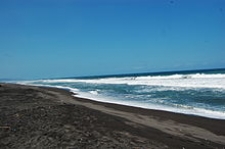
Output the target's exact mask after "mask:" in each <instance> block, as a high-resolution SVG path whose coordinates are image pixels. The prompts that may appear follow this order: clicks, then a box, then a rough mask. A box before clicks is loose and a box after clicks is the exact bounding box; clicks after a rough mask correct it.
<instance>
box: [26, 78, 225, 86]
mask: <svg viewBox="0 0 225 149" xmlns="http://www.w3.org/2000/svg"><path fill="white" fill-rule="evenodd" d="M36 82H42V83H90V84H127V85H147V86H161V87H162V86H163V87H173V88H170V89H174V88H176V89H178V88H218V89H225V74H213V75H212V74H193V75H178V74H176V75H169V76H142V77H123V78H113V77H112V78H102V79H53V80H38V81H36ZM28 83H34V82H28Z"/></svg>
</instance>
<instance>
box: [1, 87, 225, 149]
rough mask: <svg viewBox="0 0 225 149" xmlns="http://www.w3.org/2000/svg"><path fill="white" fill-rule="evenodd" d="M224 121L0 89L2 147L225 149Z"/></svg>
mask: <svg viewBox="0 0 225 149" xmlns="http://www.w3.org/2000/svg"><path fill="white" fill-rule="evenodd" d="M224 128H225V120H216V119H209V118H203V117H197V116H190V115H183V114H176V113H170V112H164V111H157V110H147V109H141V108H134V107H128V106H122V105H116V104H107V103H100V102H96V101H91V100H88V99H81V98H76V97H73V96H72V94H71V93H70V92H68V91H66V90H61V89H56V88H45V87H31V86H23V85H15V84H4V83H1V84H0V148H1V149H8V148H20V149H22V148H48V149H49V148H52V149H55V148H68V149H69V148H70V149H106V148H118V149H158V148H159V149H164V148H171V149H208V148H219V149H223V148H225V129H224Z"/></svg>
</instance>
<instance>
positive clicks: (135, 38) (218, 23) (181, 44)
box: [0, 0, 225, 79]
mask: <svg viewBox="0 0 225 149" xmlns="http://www.w3.org/2000/svg"><path fill="white" fill-rule="evenodd" d="M222 67H225V0H1V1H0V78H24V79H26V78H29V79H31V78H46V77H67V76H89V75H103V74H120V73H135V72H154V71H168V70H184V69H199V68H200V69H202V68H222Z"/></svg>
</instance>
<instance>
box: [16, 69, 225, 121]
mask: <svg viewBox="0 0 225 149" xmlns="http://www.w3.org/2000/svg"><path fill="white" fill-rule="evenodd" d="M18 83H20V84H29V85H38V86H51V87H57V88H64V89H69V90H70V91H71V92H74V93H76V94H77V95H75V96H78V97H84V98H89V99H92V100H96V101H101V102H108V103H117V104H123V105H129V106H134V107H142V108H147V109H158V110H164V111H170V112H176V113H184V114H190V115H198V116H203V117H210V118H216V119H225V69H214V70H194V71H178V72H160V73H142V74H125V75H108V76H95V77H79V78H73V77H71V78H60V79H42V80H31V81H22V82H21V81H20V82H18Z"/></svg>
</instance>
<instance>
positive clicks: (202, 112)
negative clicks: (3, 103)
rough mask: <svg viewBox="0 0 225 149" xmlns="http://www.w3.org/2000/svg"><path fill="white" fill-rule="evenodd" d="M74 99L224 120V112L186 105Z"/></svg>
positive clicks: (83, 95)
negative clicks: (174, 105) (172, 105)
mask: <svg viewBox="0 0 225 149" xmlns="http://www.w3.org/2000/svg"><path fill="white" fill-rule="evenodd" d="M74 96H75V97H80V98H87V99H90V100H94V101H99V102H104V103H114V104H119V105H126V106H132V107H139V108H144V109H153V110H162V111H168V112H174V113H181V114H188V115H196V116H202V117H208V118H213V119H223V120H225V112H224V111H213V110H207V109H202V108H196V107H192V106H186V105H177V106H176V107H171V106H167V105H160V104H153V103H146V102H144V101H142V102H140V101H123V100H119V99H114V98H112V97H105V96H102V95H95V94H91V93H84V92H79V93H78V94H77V95H74Z"/></svg>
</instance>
